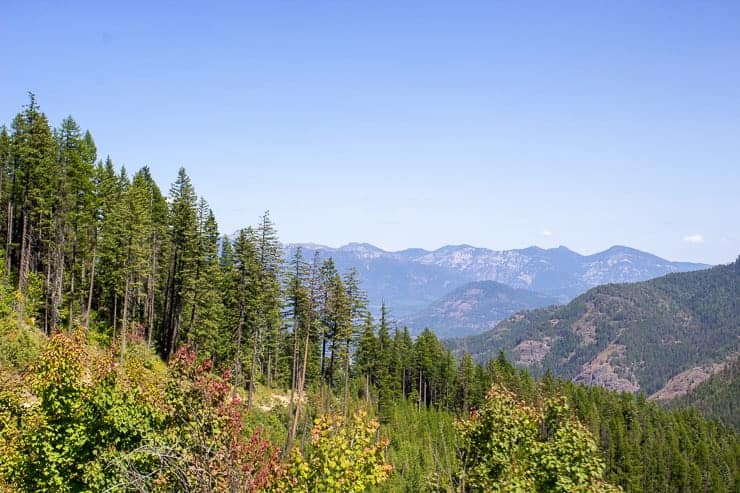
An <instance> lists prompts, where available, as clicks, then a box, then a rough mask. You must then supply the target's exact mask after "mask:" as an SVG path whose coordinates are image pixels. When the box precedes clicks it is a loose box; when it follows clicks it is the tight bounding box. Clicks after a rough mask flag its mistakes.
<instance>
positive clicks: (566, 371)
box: [449, 259, 740, 395]
mask: <svg viewBox="0 0 740 493" xmlns="http://www.w3.org/2000/svg"><path fill="white" fill-rule="evenodd" d="M449 345H450V346H451V347H452V348H453V349H454V350H456V351H457V352H458V353H459V352H462V351H467V352H469V353H471V354H472V355H473V357H474V358H475V359H477V360H478V361H485V360H487V359H489V358H490V357H492V356H494V355H496V354H497V353H498V352H499V351H501V350H503V351H504V352H506V353H507V354H508V355H509V357H510V358H512V359H513V360H514V361H516V362H517V363H518V364H519V365H522V366H527V367H530V368H531V369H532V370H533V371H534V372H535V373H536V374H541V373H543V372H544V371H545V370H546V369H551V370H552V371H554V372H555V373H556V374H558V375H561V376H563V377H565V378H570V379H573V380H574V381H576V382H582V383H586V384H596V385H602V386H605V387H608V388H614V389H620V390H626V391H638V390H641V391H644V392H645V393H647V394H648V395H650V394H653V393H655V392H658V391H659V390H661V389H662V388H663V387H664V386H665V385H666V384H667V383H668V382H669V380H670V379H671V378H673V377H676V376H677V375H679V374H681V372H685V371H687V370H691V369H693V368H696V367H699V368H704V369H706V370H707V371H706V372H705V374H706V376H705V377H704V378H707V377H708V376H709V375H710V374H711V373H712V371H719V369H721V365H722V364H723V363H725V362H727V361H729V360H732V359H734V357H735V356H736V355H737V353H738V352H740V259H739V260H738V261H736V262H734V263H732V264H729V265H722V266H718V267H714V268H711V269H707V270H702V271H696V272H688V273H680V274H669V275H667V276H664V277H661V278H657V279H653V280H650V281H645V282H639V283H632V284H611V285H605V286H599V287H597V288H594V289H592V290H590V291H588V292H587V293H585V294H583V295H581V296H579V297H578V298H576V299H574V300H573V301H572V302H571V303H569V304H567V305H565V306H562V307H556V308H546V309H539V310H533V311H529V312H522V313H519V314H516V315H514V316H512V317H510V318H509V319H507V320H505V321H503V322H501V323H500V324H499V325H497V326H496V327H495V328H494V329H493V330H491V331H489V332H486V333H484V334H480V335H477V336H473V337H468V338H464V339H457V340H452V341H449ZM712 369H714V370H712ZM672 383H676V382H675V381H674V382H672ZM698 383H699V382H698V381H696V379H693V381H692V382H691V385H696V384H698ZM677 390H678V391H679V392H680V391H681V389H680V388H679V389H677Z"/></svg>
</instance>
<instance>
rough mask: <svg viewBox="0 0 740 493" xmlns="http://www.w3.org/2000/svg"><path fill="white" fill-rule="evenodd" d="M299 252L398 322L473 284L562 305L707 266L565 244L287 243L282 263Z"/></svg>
mask: <svg viewBox="0 0 740 493" xmlns="http://www.w3.org/2000/svg"><path fill="white" fill-rule="evenodd" d="M298 247H300V248H301V249H302V252H303V255H304V257H306V258H307V259H311V258H312V257H313V255H314V252H318V255H319V256H320V257H321V258H322V259H324V258H328V257H332V258H333V259H334V262H335V263H336V265H337V267H338V268H339V269H340V270H341V271H346V270H348V269H349V268H352V267H354V268H356V269H357V270H358V272H359V274H360V278H361V279H362V287H363V289H364V290H365V291H366V292H367V293H368V297H369V299H370V302H371V309H372V310H373V311H374V312H376V313H377V312H378V309H379V307H380V304H381V302H382V301H383V300H385V302H386V303H387V305H388V307H389V309H390V313H391V315H392V316H394V317H395V318H397V319H402V318H403V317H407V316H411V315H414V314H417V313H419V312H421V313H423V311H424V310H427V309H428V308H429V305H430V304H431V303H434V302H437V301H438V300H440V299H441V298H443V297H444V296H446V295H448V294H450V293H451V292H452V291H453V290H455V289H457V288H460V287H461V286H463V285H465V284H467V283H469V282H474V281H496V282H499V283H501V284H504V285H506V286H510V287H512V288H517V289H526V290H530V291H536V292H538V293H540V294H541V295H545V296H547V297H549V298H552V299H554V300H555V301H557V302H560V303H565V302H568V301H570V300H571V299H573V298H574V297H575V296H578V295H579V294H581V293H583V292H585V291H586V290H588V289H590V288H592V287H594V286H598V285H601V284H607V283H616V282H635V281H642V280H646V279H651V278H654V277H658V276H662V275H665V274H668V273H671V272H685V271H691V270H697V269H703V268H706V267H708V266H707V265H704V264H695V263H688V262H671V261H668V260H665V259H662V258H660V257H657V256H655V255H652V254H649V253H646V252H642V251H639V250H635V249H633V248H628V247H624V246H614V247H611V248H609V249H608V250H605V251H603V252H599V253H595V254H593V255H581V254H579V253H576V252H574V251H572V250H569V249H568V248H566V247H563V246H561V247H558V248H550V249H543V248H539V247H529V248H524V249H518V250H500V251H497V250H490V249H487V248H477V247H473V246H470V245H449V246H444V247H442V248H439V249H437V250H433V251H429V250H424V249H421V248H411V249H407V250H402V251H397V252H388V251H385V250H382V249H380V248H378V247H375V246H373V245H370V244H368V243H350V244H348V245H344V246H342V247H339V248H331V247H327V246H323V245H316V244H312V243H304V244H288V245H286V246H285V255H286V258H290V257H292V256H293V254H294V253H295V251H296V249H297V248H298ZM421 313H419V315H421Z"/></svg>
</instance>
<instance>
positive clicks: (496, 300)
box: [399, 281, 557, 338]
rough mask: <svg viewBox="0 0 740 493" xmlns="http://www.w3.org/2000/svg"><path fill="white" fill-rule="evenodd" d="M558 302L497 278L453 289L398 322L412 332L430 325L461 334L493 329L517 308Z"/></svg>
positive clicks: (440, 331) (448, 333) (439, 330)
mask: <svg viewBox="0 0 740 493" xmlns="http://www.w3.org/2000/svg"><path fill="white" fill-rule="evenodd" d="M555 304H557V299H555V298H553V297H551V296H547V295H544V294H540V293H536V292H534V291H529V290H527V289H517V288H512V287H510V286H507V285H505V284H501V283H498V282H496V281H476V282H470V283H467V284H465V285H463V286H461V287H459V288H457V289H455V290H453V291H452V292H451V293H449V294H447V295H445V296H443V297H442V298H441V299H439V300H437V301H435V302H434V303H432V304H431V305H430V306H428V307H427V308H425V309H424V310H422V311H420V312H418V313H415V314H413V315H410V316H408V317H403V318H402V319H401V320H399V323H400V324H402V325H406V326H408V327H409V329H411V331H412V333H419V332H420V331H421V330H422V329H423V328H425V327H429V328H431V329H433V330H434V332H435V333H436V334H437V336H438V337H441V338H446V337H447V338H448V337H462V336H466V335H472V334H476V333H480V332H483V331H485V330H488V329H492V328H493V327H494V326H495V325H496V324H497V323H498V322H500V321H501V320H503V319H505V318H507V317H509V316H510V315H512V314H514V313H516V312H518V311H521V310H526V309H530V308H539V307H543V306H549V305H555Z"/></svg>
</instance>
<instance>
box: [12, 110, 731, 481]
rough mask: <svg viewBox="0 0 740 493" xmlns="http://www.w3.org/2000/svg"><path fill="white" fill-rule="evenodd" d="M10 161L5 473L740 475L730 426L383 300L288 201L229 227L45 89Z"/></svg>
mask: <svg viewBox="0 0 740 493" xmlns="http://www.w3.org/2000/svg"><path fill="white" fill-rule="evenodd" d="M0 164H1V165H2V173H0V240H2V243H3V253H4V257H3V259H2V263H0V274H1V276H2V282H1V283H0V432H2V433H1V435H0V436H1V437H2V438H0V491H4V490H7V491H337V492H339V491H342V492H344V491H358V492H359V491H366V490H370V491H523V490H525V491H543V492H544V491H563V492H565V491H614V490H619V489H622V490H624V491H686V492H688V491H720V492H722V491H728V492H729V491H736V490H737V489H738V486H740V478H739V477H738V458H739V454H738V452H739V451H740V450H739V447H740V445H739V443H740V442H738V437H737V435H736V432H735V431H733V430H732V429H729V428H724V427H722V426H721V425H720V424H718V423H715V422H713V421H707V420H705V419H704V418H702V417H701V416H700V415H699V413H698V412H696V411H692V410H678V411H667V410H665V409H663V408H661V407H659V406H657V405H656V404H654V403H651V402H648V401H646V400H645V399H644V397H642V396H638V397H636V396H634V395H630V394H625V393H616V392H611V391H607V390H604V389H601V388H591V387H584V386H579V385H576V384H573V383H569V382H565V381H561V380H558V379H556V378H553V376H552V375H551V374H549V373H547V374H545V375H544V376H543V378H541V379H540V380H539V381H538V380H535V379H534V378H532V376H531V375H530V374H529V373H528V372H527V371H524V370H518V369H516V368H515V367H514V366H512V365H511V364H510V363H509V362H508V361H507V360H506V358H505V357H504V356H503V355H498V356H497V357H494V358H491V359H490V360H489V361H487V362H486V363H485V364H478V363H476V362H474V361H473V359H472V358H471V357H470V355H469V354H462V355H461V357H460V358H459V359H456V358H455V357H454V356H453V353H452V352H451V351H450V350H448V349H447V348H446V347H445V346H444V345H443V344H442V343H441V342H440V341H439V339H438V338H437V336H436V335H435V334H434V333H433V332H432V331H430V330H424V331H423V332H421V334H420V335H419V336H418V337H416V338H412V337H411V335H410V333H409V331H408V330H406V329H404V328H397V327H393V326H392V325H391V324H390V322H389V320H388V317H387V312H386V310H385V308H384V307H383V308H382V309H381V313H380V317H379V320H377V321H376V320H374V318H373V317H372V315H371V314H370V313H369V311H368V309H367V305H368V300H367V297H366V295H365V293H363V292H362V290H361V289H360V279H359V276H358V273H357V272H356V271H353V270H350V271H347V272H340V271H339V270H338V269H337V267H336V265H335V264H334V262H333V261H332V260H331V259H325V260H320V259H319V258H318V257H314V258H308V259H307V258H304V256H303V254H302V253H301V250H300V249H298V250H297V251H296V252H295V254H294V255H293V256H292V257H291V258H288V259H285V258H283V257H282V248H281V245H280V243H279V241H278V236H277V231H276V227H275V225H274V224H273V222H272V220H271V218H270V215H269V213H265V214H263V215H262V216H261V217H260V218H259V220H258V221H257V224H256V225H255V226H254V227H247V228H244V229H242V230H240V231H239V232H238V233H237V234H236V235H235V236H234V237H233V238H229V237H226V236H223V235H221V234H220V233H219V230H218V224H217V221H216V218H215V215H214V213H213V211H212V210H211V209H210V207H209V206H208V202H207V201H206V200H205V199H204V198H202V197H199V196H198V195H197V193H196V190H195V187H194V185H193V184H192V183H191V181H190V179H189V177H188V175H187V173H186V172H185V170H184V169H181V170H180V171H179V173H178V175H177V177H175V181H174V183H173V184H172V185H171V187H170V188H169V191H168V192H167V194H165V193H163V192H162V190H161V189H160V188H159V186H158V184H157V183H155V181H154V180H153V178H152V175H151V173H150V171H149V169H148V168H146V167H145V168H142V169H140V170H138V171H135V172H133V173H131V172H129V171H128V170H126V169H125V168H123V167H121V168H116V166H115V165H114V164H113V161H112V159H111V158H110V157H106V158H105V159H101V158H100V157H99V155H98V150H97V148H96V146H95V142H94V139H93V137H92V134H91V133H90V132H88V131H83V130H82V129H81V128H80V126H79V125H78V124H77V123H76V122H75V121H74V119H72V118H71V117H68V118H66V119H64V121H63V122H62V123H61V124H60V126H59V127H58V128H52V127H51V126H50V124H49V122H48V120H47V118H46V116H45V115H44V114H43V113H42V112H41V110H40V108H39V106H38V104H37V102H36V99H35V97H34V96H33V95H31V97H30V101H29V103H28V104H27V105H26V106H25V107H24V108H23V110H22V111H21V112H20V113H19V114H18V115H17V116H16V117H15V119H14V120H13V121H12V124H11V125H10V126H9V127H2V129H1V130H0ZM275 401H277V402H278V403H277V404H276V403H275Z"/></svg>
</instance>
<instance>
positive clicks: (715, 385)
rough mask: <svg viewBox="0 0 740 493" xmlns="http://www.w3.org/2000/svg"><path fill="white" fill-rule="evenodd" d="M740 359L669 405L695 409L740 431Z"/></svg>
mask: <svg viewBox="0 0 740 493" xmlns="http://www.w3.org/2000/svg"><path fill="white" fill-rule="evenodd" d="M738 377H740V359H736V360H735V362H734V363H731V364H728V365H726V366H725V368H724V369H723V370H722V371H721V372H719V373H717V374H715V375H712V376H711V377H709V378H708V379H707V380H706V381H704V382H702V383H701V384H700V385H698V386H697V387H695V388H694V389H692V390H691V391H690V392H689V393H687V394H686V395H683V396H681V397H678V398H676V399H673V400H672V401H670V402H669V403H668V406H669V407H671V408H677V409H678V408H681V409H682V408H694V409H697V410H699V411H701V413H702V414H703V415H704V416H706V417H707V418H711V419H716V420H719V421H720V422H722V424H724V425H725V426H729V427H733V428H735V429H736V430H740V378H738Z"/></svg>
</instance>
